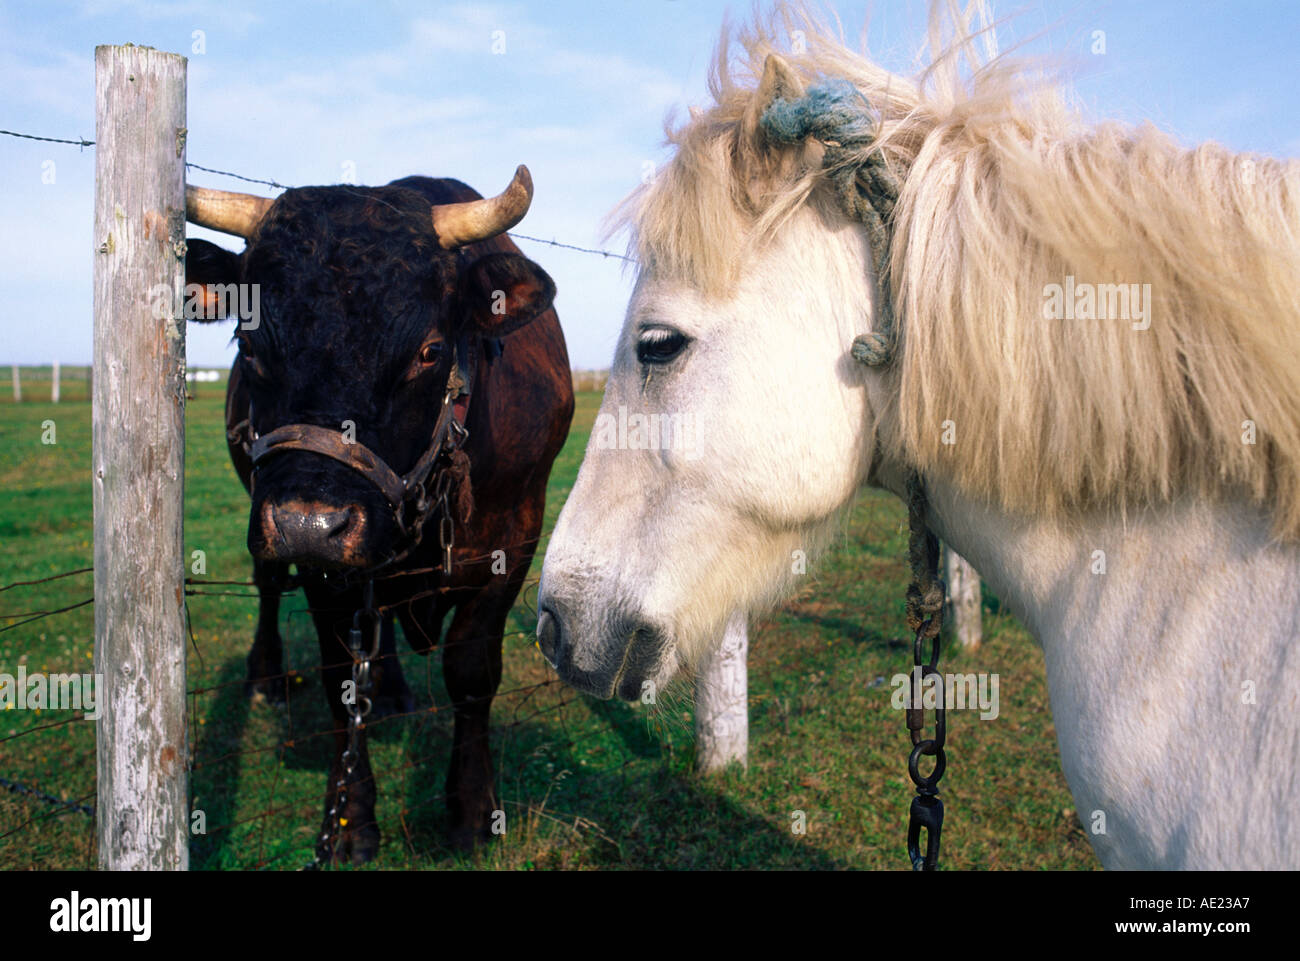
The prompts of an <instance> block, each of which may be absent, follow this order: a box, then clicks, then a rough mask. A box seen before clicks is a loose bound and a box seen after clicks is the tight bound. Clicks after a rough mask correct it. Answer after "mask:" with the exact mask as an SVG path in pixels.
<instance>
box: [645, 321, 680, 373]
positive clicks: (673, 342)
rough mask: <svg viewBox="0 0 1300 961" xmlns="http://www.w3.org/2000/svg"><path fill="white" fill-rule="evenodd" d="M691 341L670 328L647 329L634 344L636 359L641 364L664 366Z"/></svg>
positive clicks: (678, 331)
mask: <svg viewBox="0 0 1300 961" xmlns="http://www.w3.org/2000/svg"><path fill="white" fill-rule="evenodd" d="M690 342H691V339H690V338H689V337H687V336H686V335H685V334H683V333H682V332H681V331H680V330H674V329H673V328H671V327H647V328H645V329H644V330H643V331H641V333H640V335H639V336H638V337H637V342H636V359H637V360H638V361H640V362H641V363H643V364H666V363H668V362H669V361H670V360H672V359H673V358H674V357H676V356H677V355H678V354H680V353H681V352H682V351H683V350H684V349H685V348H686V345H687V344H689V343H690Z"/></svg>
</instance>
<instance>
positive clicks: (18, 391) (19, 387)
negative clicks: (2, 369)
mask: <svg viewBox="0 0 1300 961" xmlns="http://www.w3.org/2000/svg"><path fill="white" fill-rule="evenodd" d="M13 374H14V403H15V404H20V403H22V400H23V382H22V381H21V380H20V379H19V377H18V365H17V364H14V365H13Z"/></svg>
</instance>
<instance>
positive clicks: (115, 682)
mask: <svg viewBox="0 0 1300 961" xmlns="http://www.w3.org/2000/svg"><path fill="white" fill-rule="evenodd" d="M185 67H186V62H185V58H184V57H181V56H179V55H177V54H172V53H163V52H161V51H158V50H153V49H151V48H148V47H136V46H131V45H128V46H121V47H118V46H101V47H97V48H95V141H96V144H95V233H94V245H95V252H94V254H93V256H94V261H95V269H94V286H95V294H94V297H95V362H94V377H93V381H92V383H93V384H94V392H93V397H92V399H93V403H94V412H93V432H94V442H93V457H92V464H93V467H92V471H93V474H94V477H93V488H94V508H95V671H96V673H97V674H98V675H99V677H100V678H102V682H101V684H102V687H103V690H102V691H101V692H100V694H99V703H100V704H101V705H102V707H101V711H102V716H101V717H100V719H99V722H98V725H99V727H98V743H97V745H96V750H97V762H98V774H99V784H98V789H99V799H98V839H99V864H100V867H102V868H107V869H112V870H138V869H148V870H158V869H180V870H184V869H185V868H187V867H188V866H189V847H188V838H189V832H188V822H189V818H188V814H187V808H188V795H189V785H188V766H189V759H188V749H187V745H186V729H185V606H184V601H185V595H184V590H185V583H184V580H185V574H184V570H185V568H184V542H183V540H182V527H181V524H182V512H181V508H182V499H183V479H184V452H185V325H184V322H183V321H181V320H178V319H177V318H176V316H175V313H176V312H175V309H174V301H173V299H172V295H171V294H170V293H168V292H172V291H177V290H179V289H180V285H182V284H183V283H184V270H185V259H184V255H185ZM160 303H161V304H163V305H165V306H163V307H160V306H159V304H160Z"/></svg>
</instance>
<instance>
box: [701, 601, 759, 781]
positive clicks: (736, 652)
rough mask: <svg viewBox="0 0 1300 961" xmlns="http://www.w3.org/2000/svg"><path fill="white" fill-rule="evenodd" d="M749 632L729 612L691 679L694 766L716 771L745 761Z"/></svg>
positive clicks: (741, 616) (740, 617)
mask: <svg viewBox="0 0 1300 961" xmlns="http://www.w3.org/2000/svg"><path fill="white" fill-rule="evenodd" d="M748 658H749V632H748V628H747V625H746V623H745V615H744V614H736V615H733V616H732V618H731V620H730V621H728V622H727V630H726V632H725V633H724V634H723V637H722V646H721V647H719V648H718V649H717V650H716V651H715V652H714V653H713V654H712V655H711V656H710V657H709V658H708V659H706V660H705V662H704V663H703V664H702V665H700V673H699V677H698V678H697V679H696V682H695V765H696V767H697V768H698V769H699V770H701V771H716V770H720V769H721V768H724V767H726V766H727V765H728V764H730V763H732V762H733V761H738V762H740V763H741V764H745V765H748V761H749V666H748V663H747V661H748Z"/></svg>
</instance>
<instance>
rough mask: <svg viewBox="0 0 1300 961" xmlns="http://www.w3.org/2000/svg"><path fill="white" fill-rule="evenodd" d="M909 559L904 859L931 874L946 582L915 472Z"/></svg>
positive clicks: (941, 767) (940, 754) (938, 811)
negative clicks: (908, 801)
mask: <svg viewBox="0 0 1300 961" xmlns="http://www.w3.org/2000/svg"><path fill="white" fill-rule="evenodd" d="M907 508H908V527H909V537H908V561H909V563H910V566H911V569H912V583H911V584H910V585H909V586H908V588H907V625H908V627H910V628H912V629H913V630H914V631H915V632H916V633H915V636H914V637H913V640H912V674H911V678H910V683H911V688H912V689H911V700H910V706H909V707H908V709H907V731H908V734H909V735H910V737H911V741H912V750H911V753H910V754H909V755H908V758H907V773H908V776H909V777H911V779H912V783H913V784H915V785H916V797H914V798H912V806H911V809H910V811H909V812H908V819H907V856H908V858H909V860H910V861H911V862H912V870H914V871H933V870H935V869H936V868H937V867H938V865H939V837H940V834H941V833H942V831H943V801H941V800H939V781H940V780H941V779H942V778H943V773H944V771H945V770H946V769H947V767H948V756H947V754H945V753H944V742H945V740H946V737H947V728H948V721H947V713H946V711H945V707H946V704H947V701H946V692H945V691H944V687H943V675H942V674H940V673H939V669H938V668H939V640H940V636H941V633H942V629H943V605H944V595H945V589H944V583H943V581H942V580H940V579H939V539H938V538H937V537H935V535H934V533H933V532H932V531H931V530H930V529H929V527H928V526H927V525H926V518H925V515H926V498H925V487H924V484H923V483H922V481H921V477H920V475H919V474H916V473H915V472H913V473H912V474H911V475H910V476H909V477H908V482H907ZM927 640H928V641H929V642H930V659H929V660H928V661H926V659H925V642H926V641H927ZM927 678H933V687H934V690H935V693H936V704H935V708H934V736H933V737H930V738H927V737H924V736H923V731H924V730H925V702H924V691H925V687H926V679H927ZM922 757H933V758H934V768H933V770H931V771H930V773H929V774H922V773H921V768H920V764H921V758H922ZM922 828H924V829H925V832H926V844H925V853H924V854H922V853H921V830H922Z"/></svg>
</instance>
